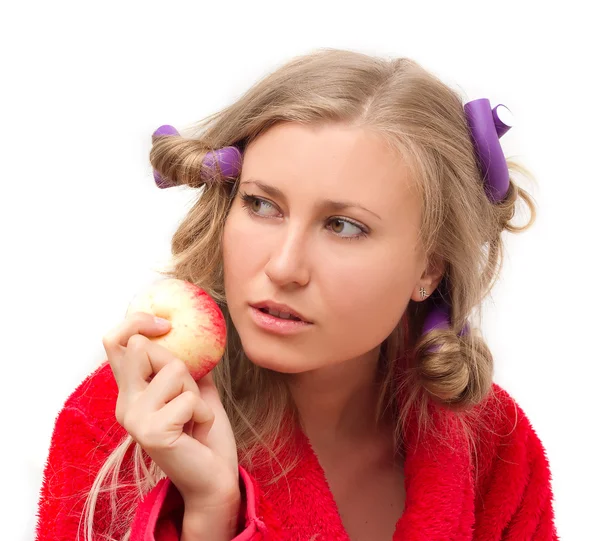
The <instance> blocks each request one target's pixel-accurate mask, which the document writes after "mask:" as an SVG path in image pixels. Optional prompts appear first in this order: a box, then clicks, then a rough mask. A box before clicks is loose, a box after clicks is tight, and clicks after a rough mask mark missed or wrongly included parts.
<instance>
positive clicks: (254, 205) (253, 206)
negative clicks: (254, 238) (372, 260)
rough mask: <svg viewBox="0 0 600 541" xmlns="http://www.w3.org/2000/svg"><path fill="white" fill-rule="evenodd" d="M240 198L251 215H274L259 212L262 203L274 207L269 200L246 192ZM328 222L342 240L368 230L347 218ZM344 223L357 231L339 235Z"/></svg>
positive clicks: (349, 238) (357, 237)
mask: <svg viewBox="0 0 600 541" xmlns="http://www.w3.org/2000/svg"><path fill="white" fill-rule="evenodd" d="M241 198H242V206H243V207H244V209H245V210H246V211H247V212H248V213H249V214H250V215H251V216H258V217H260V218H271V217H275V216H273V215H271V216H269V215H264V214H261V213H260V209H261V205H264V206H265V207H268V208H272V209H276V207H275V205H273V204H272V203H270V202H269V201H267V200H265V199H262V198H261V197H256V196H254V195H250V194H247V193H241ZM328 223H330V224H334V227H331V228H330V230H331V231H332V232H333V233H334V234H335V236H337V237H338V238H340V239H343V240H358V239H361V238H363V237H367V236H368V230H367V229H366V228H365V226H361V225H360V224H358V223H355V222H353V221H352V220H349V219H348V218H338V217H333V218H330V219H329V220H328ZM345 225H349V226H352V227H354V228H355V229H357V230H358V232H357V233H355V234H353V235H341V234H340V233H341V232H342V231H343V230H344V226H345ZM338 230H339V231H338Z"/></svg>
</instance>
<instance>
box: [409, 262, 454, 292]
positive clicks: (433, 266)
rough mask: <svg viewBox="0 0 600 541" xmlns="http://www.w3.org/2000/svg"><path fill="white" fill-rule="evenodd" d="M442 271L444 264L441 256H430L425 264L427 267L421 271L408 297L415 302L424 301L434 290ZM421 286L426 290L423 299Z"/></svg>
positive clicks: (444, 270)
mask: <svg viewBox="0 0 600 541" xmlns="http://www.w3.org/2000/svg"><path fill="white" fill-rule="evenodd" d="M444 272H446V264H445V262H444V260H443V259H442V257H441V256H432V257H431V258H430V260H429V262H428V264H427V268H426V269H425V270H424V271H423V274H422V275H421V278H419V281H418V282H417V284H416V285H415V288H414V290H413V292H412V295H411V297H410V298H411V299H412V300H413V301H417V302H421V301H424V300H425V299H426V298H427V297H429V296H430V295H431V294H432V293H433V292H434V291H435V289H436V287H437V286H438V285H439V283H440V282H441V281H442V278H443V276H444ZM421 288H424V289H425V291H426V292H427V297H425V299H424V298H422V297H421Z"/></svg>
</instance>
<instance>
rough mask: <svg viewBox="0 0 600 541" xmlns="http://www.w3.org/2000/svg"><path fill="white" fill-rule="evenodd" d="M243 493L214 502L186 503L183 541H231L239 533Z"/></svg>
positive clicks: (235, 493)
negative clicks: (204, 540)
mask: <svg viewBox="0 0 600 541" xmlns="http://www.w3.org/2000/svg"><path fill="white" fill-rule="evenodd" d="M240 507H241V493H240V491H239V489H238V490H237V492H234V493H232V494H229V495H228V496H227V497H226V498H224V499H222V500H219V501H218V502H213V503H208V502H206V503H200V502H197V503H193V504H192V503H189V504H188V503H187V502H186V503H185V512H184V515H183V525H182V532H181V541H196V540H199V539H211V541H212V540H215V541H231V539H233V538H234V537H235V536H236V535H237V534H238V527H239V516H240Z"/></svg>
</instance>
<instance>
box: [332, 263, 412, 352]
mask: <svg viewBox="0 0 600 541" xmlns="http://www.w3.org/2000/svg"><path fill="white" fill-rule="evenodd" d="M388 254H389V251H386V253H384V254H381V257H377V256H375V255H374V254H372V255H371V256H369V257H366V258H364V259H363V260H362V261H361V262H360V263H359V264H357V265H354V266H352V267H349V266H348V265H344V266H343V267H342V268H339V269H336V268H332V267H330V268H329V269H328V271H327V272H328V275H327V286H326V287H325V288H324V293H325V292H328V293H325V294H326V296H327V297H328V299H326V303H325V304H324V306H325V307H326V309H327V312H328V316H329V318H328V319H329V321H331V322H334V324H335V326H336V327H337V330H339V332H340V333H341V334H343V335H344V336H345V337H346V338H347V337H348V336H359V335H362V336H364V337H366V338H367V339H368V337H376V340H378V339H379V338H380V337H381V340H383V339H384V338H385V337H387V335H388V334H389V333H390V332H391V331H392V330H393V328H394V326H395V325H396V324H397V323H398V320H399V319H400V317H401V316H402V313H403V312H404V310H405V309H406V306H407V304H408V301H409V299H410V295H411V292H412V288H413V287H414V283H413V281H412V276H413V272H412V268H411V267H410V265H405V264H404V265H403V264H401V263H399V262H397V261H390V258H389V255H388ZM349 268H352V271H351V272H349V271H348V269H349ZM336 322H337V323H336ZM380 335H381V336H380Z"/></svg>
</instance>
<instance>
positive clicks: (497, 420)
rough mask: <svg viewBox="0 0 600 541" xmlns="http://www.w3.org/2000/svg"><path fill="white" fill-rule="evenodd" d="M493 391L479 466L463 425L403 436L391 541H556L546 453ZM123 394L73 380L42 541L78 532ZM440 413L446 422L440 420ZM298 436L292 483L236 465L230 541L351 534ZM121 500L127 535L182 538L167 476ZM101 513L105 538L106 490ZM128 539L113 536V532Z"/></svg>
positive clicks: (55, 445) (134, 540) (108, 381)
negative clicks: (271, 481)
mask: <svg viewBox="0 0 600 541" xmlns="http://www.w3.org/2000/svg"><path fill="white" fill-rule="evenodd" d="M493 392H494V393H495V394H497V396H498V397H499V398H500V401H499V402H498V401H495V402H488V401H486V402H485V403H484V405H483V406H481V407H482V413H483V414H484V415H486V416H487V417H488V418H489V419H491V420H493V423H494V424H493V429H492V430H485V431H480V433H479V434H477V452H478V464H477V466H478V467H477V469H475V468H474V459H473V456H472V454H471V453H470V452H468V447H467V445H466V441H464V439H463V437H462V436H460V435H459V434H460V432H459V431H455V433H453V432H450V433H449V436H448V437H449V439H450V440H452V441H451V443H452V448H453V450H450V446H447V445H441V444H440V443H439V442H438V443H436V442H435V441H433V440H430V441H428V440H427V439H421V440H420V442H419V444H418V445H413V443H414V442H411V441H410V439H409V440H408V441H407V442H406V445H407V447H406V449H407V454H406V458H405V461H404V477H405V490H406V500H405V508H404V512H403V513H402V516H401V517H400V519H399V520H398V522H397V524H396V528H395V532H394V535H393V538H392V540H390V541H438V540H439V541H442V540H443V541H467V540H476V541H500V540H502V541H525V540H534V541H546V540H557V539H558V536H557V533H556V529H555V526H554V511H553V494H552V488H551V477H550V470H549V465H548V460H547V457H546V454H545V450H544V448H543V446H542V444H541V442H540V440H539V438H538V436H537V435H536V433H535V431H534V430H533V428H532V427H531V425H530V423H529V421H528V419H527V418H526V416H525V414H524V413H523V411H522V410H521V408H520V407H519V406H518V405H517V404H516V403H515V402H514V400H513V399H512V398H511V397H510V396H509V395H508V393H506V391H504V390H503V389H501V388H500V387H499V386H498V385H496V384H494V387H493ZM117 394H118V388H117V385H116V382H115V380H114V377H113V374H112V371H111V369H110V366H109V365H108V363H104V364H103V365H102V366H101V367H100V368H99V369H98V370H96V371H95V372H94V373H93V374H91V375H90V376H88V377H87V378H86V379H85V380H84V381H83V382H82V383H81V384H80V385H79V386H78V387H77V389H76V390H75V391H74V392H73V393H72V394H71V396H70V397H69V398H68V399H67V401H66V402H65V404H64V407H63V408H62V409H61V411H60V413H59V414H58V417H57V419H56V424H55V427H54V431H53V435H52V440H51V443H50V450H49V455H48V459H47V462H46V466H45V468H44V479H43V484H42V488H41V494H40V499H39V506H38V514H37V518H38V521H37V528H36V541H59V540H60V541H75V539H77V532H78V526H79V521H80V517H81V512H82V509H83V504H84V501H85V497H86V495H87V492H88V491H89V488H90V487H91V484H92V482H93V479H94V477H95V475H96V473H97V472H98V470H99V468H100V466H101V464H102V463H103V462H104V460H105V459H106V457H107V456H108V454H109V453H110V452H111V451H112V450H113V449H114V448H115V447H116V445H117V444H118V442H119V441H120V440H121V439H122V438H123V437H124V436H125V435H126V432H125V430H124V429H123V428H122V427H121V426H120V425H119V424H118V423H117V422H116V420H115V416H114V414H115V405H116V399H117ZM492 404H496V405H495V406H493V407H492ZM498 404H499V405H500V407H498ZM437 419H438V421H437V422H441V419H442V417H437ZM439 426H442V425H439ZM443 426H448V425H447V424H444V425H443ZM409 432H410V431H409ZM453 434H454V436H453ZM296 436H297V437H296V442H295V444H294V446H295V447H294V449H290V451H292V452H293V451H296V450H299V451H300V455H301V457H302V459H301V462H300V463H299V464H298V466H296V467H295V468H294V469H293V470H292V471H291V472H290V473H289V474H288V475H287V481H286V478H285V477H283V478H282V479H280V480H279V481H278V482H277V483H276V484H275V485H274V486H271V487H268V492H267V486H266V483H265V481H266V479H268V478H269V474H270V472H269V471H267V468H266V467H265V468H263V469H262V470H261V469H260V468H254V469H252V470H251V471H247V470H246V469H244V468H243V467H240V489H241V493H242V506H241V509H240V527H239V532H238V535H237V536H236V537H235V541H247V540H252V541H259V540H261V541H262V540H264V541H266V540H272V541H280V540H281V541H284V540H285V541H291V540H297V541H309V540H316V541H342V540H343V541H350V538H349V537H348V534H347V533H346V532H345V531H344V527H343V524H342V520H341V518H340V515H339V513H338V510H337V506H336V503H335V500H334V498H333V495H332V493H331V490H330V489H329V486H328V484H327V480H326V477H325V474H324V471H323V469H322V468H321V466H320V464H319V461H318V459H317V456H316V454H315V452H314V450H313V449H312V447H311V445H310V442H309V440H308V439H307V438H306V436H305V435H304V433H303V432H302V431H301V430H300V429H298V431H297V433H296ZM453 438H454V439H453ZM130 451H131V449H130ZM129 454H130V453H129ZM126 458H127V457H126ZM148 464H149V462H148ZM127 471H128V470H127V469H126V468H123V471H122V473H121V477H120V481H123V480H125V481H131V480H132V478H133V476H130V477H127ZM475 471H477V472H478V474H477V476H476V477H475V473H474V472H475ZM267 494H268V496H267ZM122 498H126V499H128V500H123V501H129V500H130V501H134V500H135V503H136V511H135V516H134V520H133V523H132V534H131V538H130V539H131V541H177V540H178V539H179V538H180V532H181V523H182V518H183V500H182V498H181V495H180V494H179V492H178V490H177V488H176V487H175V485H173V484H172V483H171V482H170V481H169V479H168V478H165V479H163V480H161V481H160V482H159V483H158V484H157V485H156V486H155V487H154V488H153V489H152V490H150V491H149V492H148V493H147V494H145V495H144V496H143V497H142V496H140V495H139V494H138V493H136V492H134V491H133V489H129V488H125V489H123V491H121V492H120V493H119V499H122ZM96 511H97V513H98V516H97V519H96V523H95V529H96V530H98V533H100V532H102V533H106V532H107V531H108V522H109V520H110V517H111V508H110V503H109V501H108V499H105V498H104V497H103V496H102V495H101V497H100V498H99V501H98V507H97V510H96ZM82 522H83V521H82ZM80 534H83V529H81V530H80ZM122 534H123V532H122V531H116V532H113V536H114V538H116V539H119V538H120V536H121V535H122ZM81 539H83V537H81ZM95 539H97V540H100V539H101V537H100V536H99V535H97V536H96V537H95ZM198 541H203V540H201V539H199V540H198ZM206 541H209V540H206Z"/></svg>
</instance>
